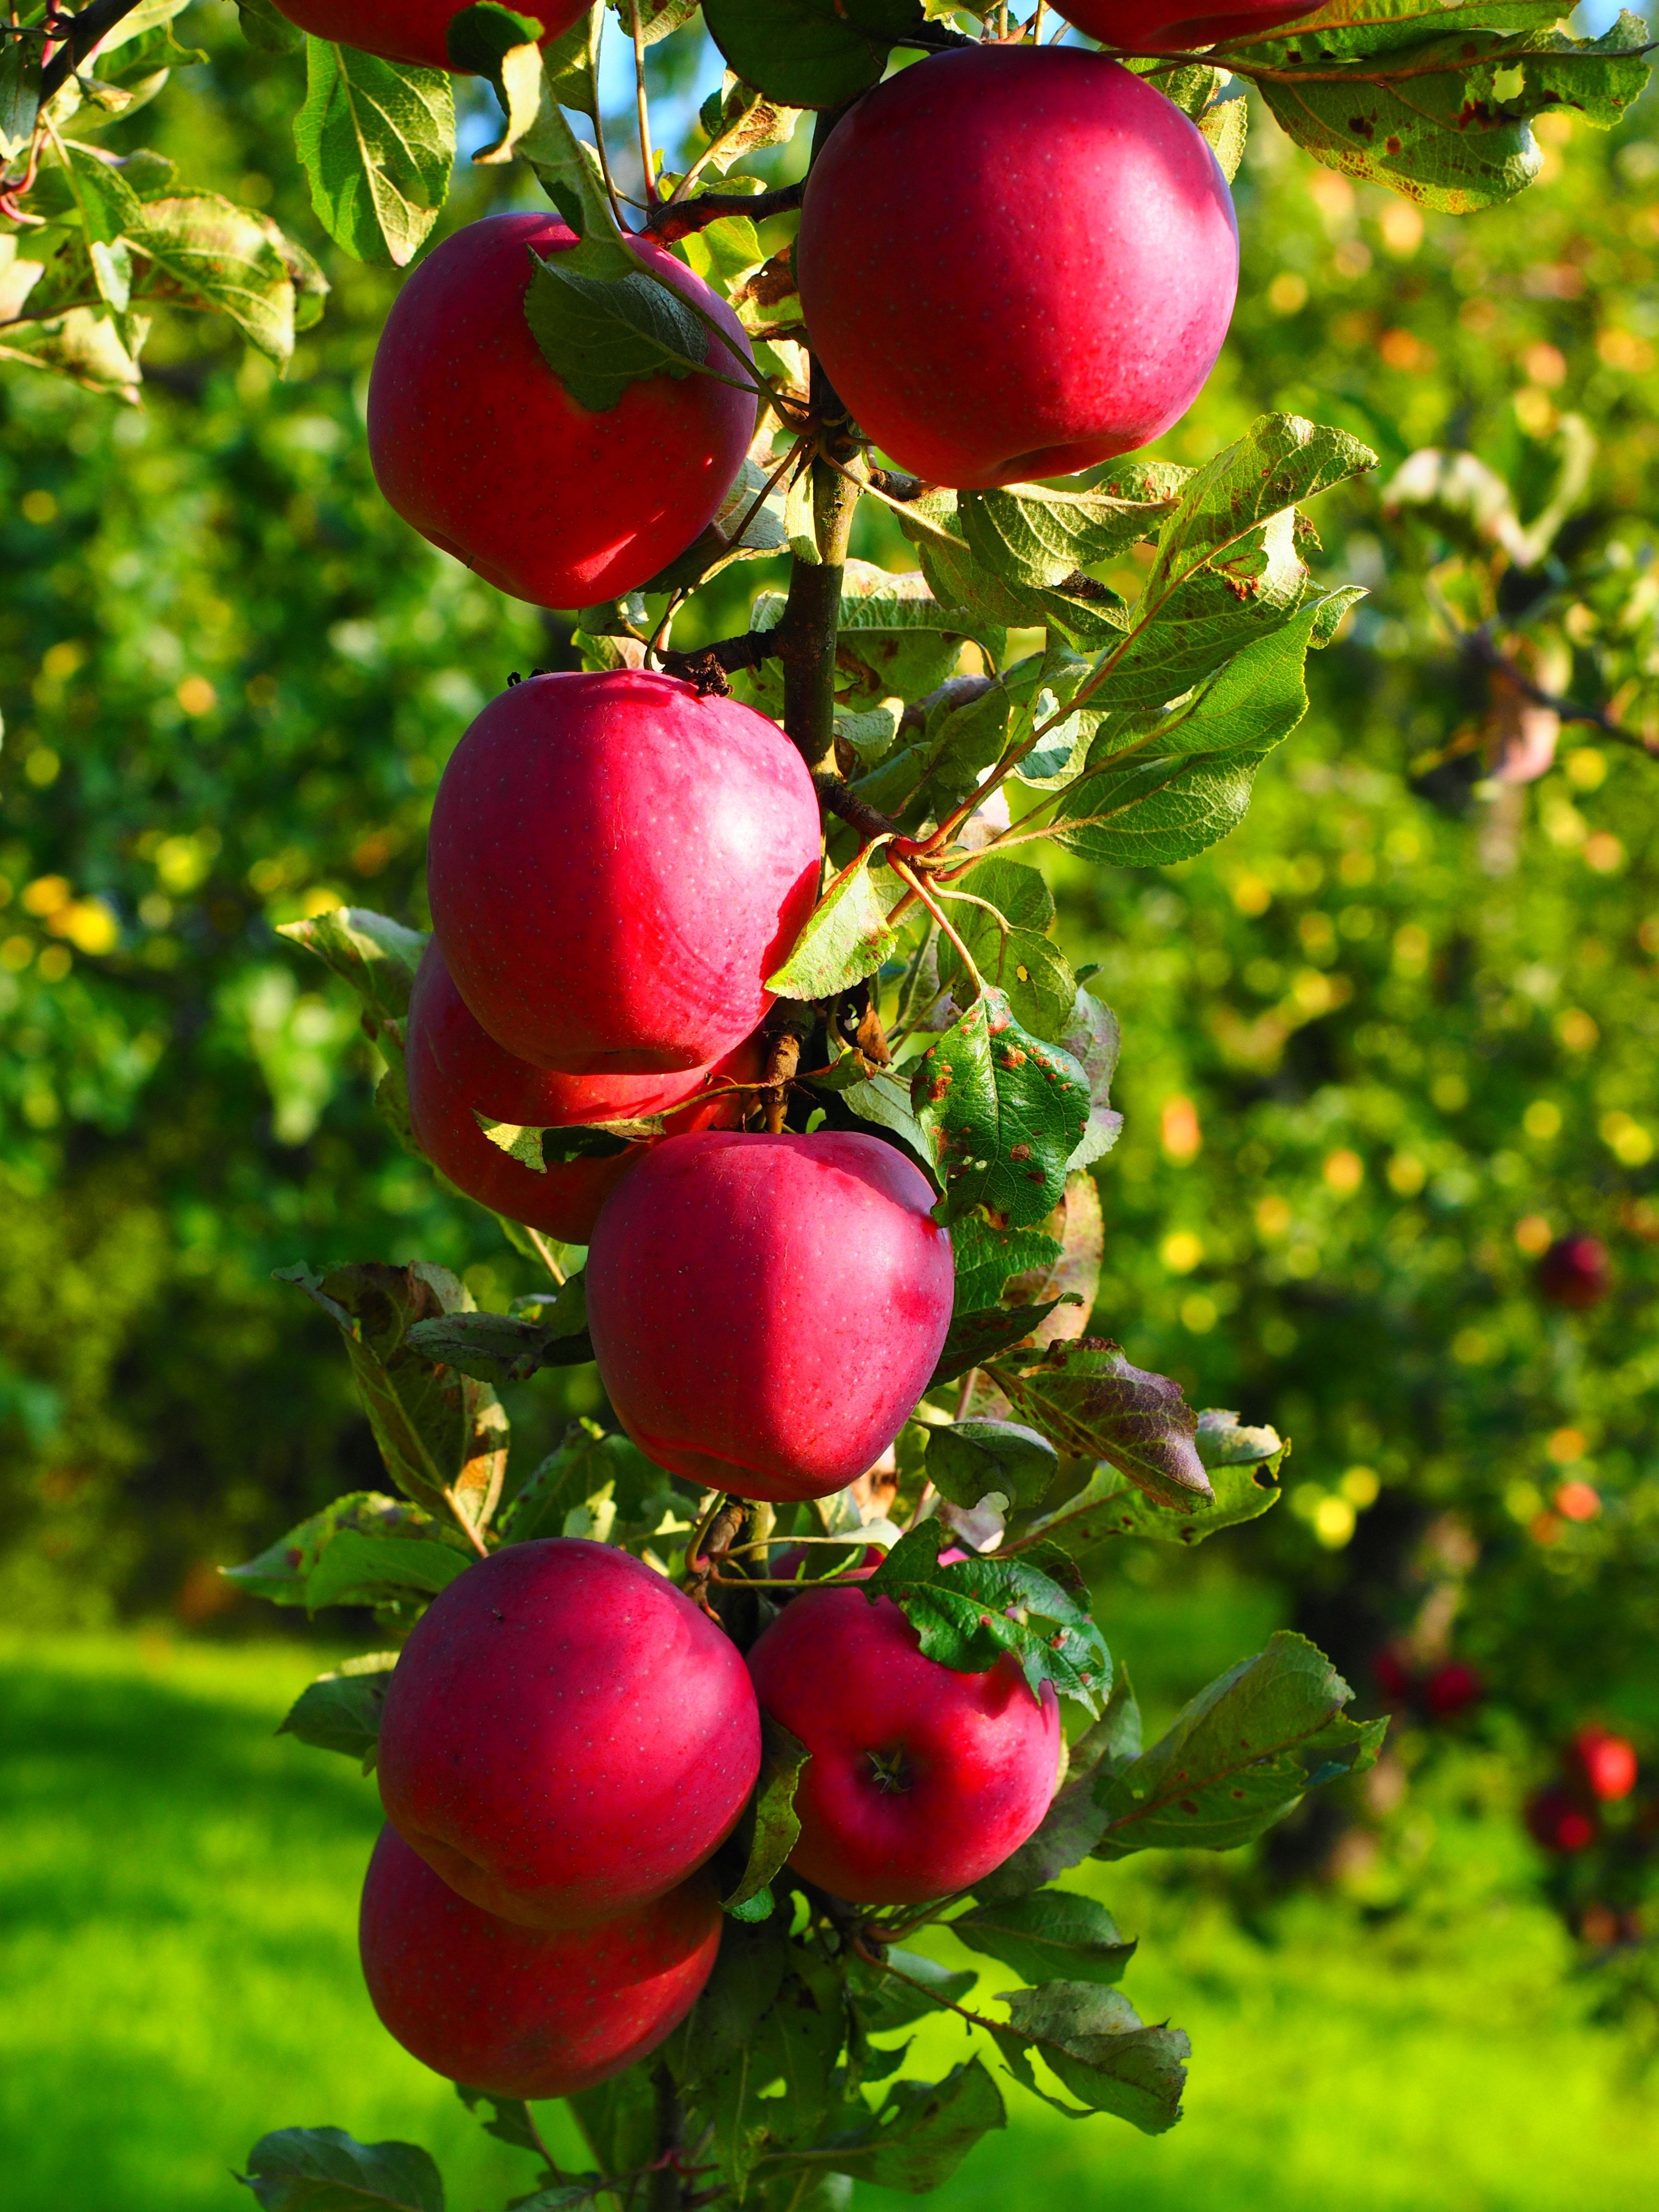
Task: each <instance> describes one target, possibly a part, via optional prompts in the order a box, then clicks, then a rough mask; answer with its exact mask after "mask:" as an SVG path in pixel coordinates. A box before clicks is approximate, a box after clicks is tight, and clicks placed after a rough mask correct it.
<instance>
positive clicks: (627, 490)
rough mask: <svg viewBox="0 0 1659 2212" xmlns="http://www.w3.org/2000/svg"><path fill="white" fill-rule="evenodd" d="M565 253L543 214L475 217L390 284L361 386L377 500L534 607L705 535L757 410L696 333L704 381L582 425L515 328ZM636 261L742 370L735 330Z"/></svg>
mask: <svg viewBox="0 0 1659 2212" xmlns="http://www.w3.org/2000/svg"><path fill="white" fill-rule="evenodd" d="M575 243H576V234H575V233H574V231H572V230H570V229H568V228H566V226H565V225H564V224H563V223H562V222H560V220H559V218H558V217H557V216H556V215H554V214H552V213H551V212H549V213H547V214H545V215H539V214H523V215H495V216H485V217H484V218H483V221H482V222H473V223H469V224H468V225H467V226H466V228H465V230H458V231H456V232H455V233H454V234H453V236H451V237H449V238H447V239H446V240H444V242H443V244H442V245H441V246H439V247H438V248H437V249H436V251H435V252H433V253H431V254H429V255H428V257H427V258H426V259H425V260H424V261H423V262H422V264H421V265H420V267H419V268H418V269H416V270H415V272H414V274H413V275H412V276H410V278H409V279H408V281H407V282H406V283H404V288H403V289H402V291H401V292H399V293H398V299H397V303H396V305H395V306H394V307H393V308H392V313H391V314H390V315H389V316H388V317H387V318H386V328H385V329H384V330H383V331H382V332H381V333H380V345H379V347H378V348H377V349H376V351H375V355H374V371H373V374H371V376H370V378H369V386H368V451H369V459H371V461H372V462H373V463H374V474H375V477H376V480H377V481H378V483H379V484H380V489H381V491H382V492H383V493H384V494H385V495H386V498H387V500H388V501H390V502H391V504H392V506H393V507H395V508H396V509H397V511H398V513H399V514H400V515H402V517H403V519H404V521H405V522H408V523H411V524H412V525H413V526H414V527H415V528H416V530H418V531H419V532H421V535H422V537H423V538H430V539H431V541H432V543H433V544H435V545H436V546H439V547H441V549H442V550H443V551H444V552H446V553H453V555H454V556H455V558H456V559H457V560H458V561H465V562H466V563H467V565H468V566H469V567H470V568H476V569H477V572H478V574H479V575H481V576H482V577H483V579H484V580H485V581H486V582H488V583H491V584H494V585H495V586H496V587H497V588H498V589H499V590H501V591H503V592H511V593H512V594H513V597H514V598H515V599H529V600H532V602H534V604H535V605H538V606H544V607H583V606H592V605H596V604H597V603H598V602H599V601H600V600H602V599H619V598H621V597H622V596H623V593H625V592H631V591H633V590H635V588H636V587H637V586H639V585H641V584H643V583H645V582H647V580H649V579H650V578H651V577H653V576H654V575H655V574H657V572H658V570H659V568H665V567H666V565H667V564H668V562H670V561H671V560H672V559H673V558H674V557H675V556H676V555H677V554H679V553H682V552H684V550H685V548H686V547H687V546H688V545H689V544H690V543H691V541H692V539H693V538H696V537H697V536H698V534H699V533H700V532H702V531H703V530H704V529H706V528H707V526H708V524H709V523H710V522H711V521H712V520H713V519H714V514H715V513H716V512H717V510H718V509H719V507H720V501H722V500H723V499H724V498H725V496H726V492H727V490H728V489H730V487H731V483H732V478H733V477H735V476H736V475H737V472H738V468H739V467H740V466H741V465H742V462H743V457H744V453H745V452H746V451H747V450H748V446H749V441H750V438H751V437H752V436H753V435H754V428H755V398H754V394H753V392H750V391H749V390H748V389H747V388H744V389H741V390H740V389H738V388H736V387H735V386H733V385H732V384H731V383H729V382H722V381H720V379H721V378H726V377H730V376H737V375H740V374H741V371H740V369H739V368H738V365H737V363H736V362H734V361H733V359H732V356H731V355H729V354H728V353H727V351H726V348H725V346H724V345H722V344H721V343H720V340H719V339H718V338H716V337H714V335H713V333H712V332H711V333H710V335H709V338H708V365H709V367H710V368H714V369H716V370H718V371H719V376H718V377H716V376H696V375H689V376H684V377H680V378H675V377H671V376H668V375H666V374H663V375H657V376H649V377H646V378H644V379H643V380H641V381H640V382H639V383H636V384H630V385H629V387H628V389H627V390H626V391H625V392H623V395H622V397H621V398H620V399H618V400H617V404H616V405H615V406H614V407H611V408H608V409H606V410H605V411H604V412H603V413H600V414H593V413H591V412H590V411H589V410H587V409H586V407H584V406H582V405H581V404H580V402H579V401H578V400H577V399H575V398H573V397H572V395H571V394H570V392H568V391H567V390H566V388H565V386H563V385H562V383H561V382H560V381H559V379H558V378H557V377H556V375H555V374H554V373H553V371H552V370H551V369H550V368H549V367H548V365H547V363H546V362H545V361H544V359H543V358H542V355H541V352H540V349H539V348H538V346H537V343H536V341H535V338H534V337H533V336H532V333H531V329H530V325H529V324H528V323H527V322H526V319H525V295H526V293H527V291H528V290H529V289H530V280H531V278H532V275H533V274H534V272H535V264H534V262H532V259H531V258H530V256H531V252H532V249H533V250H534V252H537V253H538V254H540V255H541V256H542V258H544V259H545V258H547V257H548V256H549V255H550V254H555V253H562V252H566V251H568V248H569V247H571V246H574V245H575ZM634 251H635V253H637V254H638V255H639V256H640V257H641V259H642V260H644V261H645V262H647V264H649V265H650V266H651V267H652V268H653V269H654V270H658V271H659V274H661V275H662V276H665V277H666V278H667V280H668V282H669V283H671V285H672V286H673V287H674V289H676V290H677V291H678V292H682V293H684V295H685V296H686V297H687V298H688V299H690V300H691V301H695V302H696V305H697V306H698V307H701V308H702V311H703V313H705V314H707V315H710V316H712V317H713V318H714V320H715V321H716V322H717V323H718V324H719V325H720V328H721V329H722V330H724V331H726V335H727V337H730V338H731V339H732V342H733V343H735V344H736V345H737V347H738V352H739V353H740V354H741V355H742V356H743V357H744V359H745V360H746V359H747V358H748V356H749V341H748V339H747V338H746V337H744V334H743V330H742V327H741V325H739V323H738V319H737V317H736V316H735V315H734V314H733V313H732V310H731V309H730V308H729V307H727V306H726V303H725V301H722V300H720V299H718V298H717V297H716V296H715V295H714V293H713V292H711V291H710V290H709V289H708V286H707V285H706V284H705V283H703V282H702V278H701V277H699V276H694V275H693V273H692V272H691V270H689V269H688V268H687V267H686V266H685V264H684V263H683V262H680V261H677V260H676V259H675V258H674V257H673V255H672V254H671V253H670V252H668V251H667V250H666V248H665V247H663V246H658V245H657V244H655V242H654V241H653V240H648V239H639V240H635V245H634Z"/></svg>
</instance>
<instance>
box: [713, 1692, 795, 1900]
mask: <svg viewBox="0 0 1659 2212" xmlns="http://www.w3.org/2000/svg"><path fill="white" fill-rule="evenodd" d="M810 1758H811V1753H810V1752H809V1751H808V1750H807V1748H806V1746H805V1744H804V1743H802V1742H800V1741H798V1739H797V1738H796V1737H794V1736H793V1735H790V1733H789V1731H788V1729H787V1728H785V1727H784V1725H783V1723H782V1722H781V1721H775V1720H774V1719H773V1718H772V1717H771V1715H770V1714H769V1713H763V1714H762V1715H761V1771H760V1779H759V1780H758V1781H757V1783H756V1784H755V1794H754V1796H753V1798H752V1800H751V1801H750V1804H749V1806H748V1808H747V1809H746V1810H745V1812H744V1820H743V1825H742V1826H741V1827H740V1828H739V1829H738V1841H739V1844H746V1847H747V1850H748V1857H747V1859H746V1860H745V1862H744V1869H743V1874H742V1875H741V1877H740V1879H739V1880H738V1886H737V1887H736V1888H735V1889H734V1890H733V1891H732V1893H731V1895H730V1896H729V1897H724V1898H722V1899H720V1903H721V1905H723V1906H724V1908H725V1909H726V1911H727V1912H730V1911H733V1910H734V1908H735V1907H737V1906H738V1905H747V1904H748V1903H749V1901H750V1899H751V1898H756V1897H758V1896H759V1895H760V1893H762V1891H763V1890H764V1889H766V1888H767V1887H769V1884H770V1882H771V1880H772V1877H773V1875H775V1874H777V1873H778V1872H779V1871H780V1870H781V1868H782V1866H783V1863H784V1862H785V1860H786V1859H787V1857H788V1856H789V1854H790V1852H791V1851H793V1850H794V1848H795V1844H796V1842H797V1841H798V1839H799V1836H800V1822H799V1820H797V1818H796V1817H795V1787H796V1784H798V1783H799V1780H800V1776H801V1769H802V1768H803V1767H804V1766H805V1764H806V1762H807V1760H808V1759H810Z"/></svg>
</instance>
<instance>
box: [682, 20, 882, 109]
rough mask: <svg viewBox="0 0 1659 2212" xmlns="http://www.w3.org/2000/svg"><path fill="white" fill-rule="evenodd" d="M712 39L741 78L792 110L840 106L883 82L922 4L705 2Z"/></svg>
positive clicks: (706, 21)
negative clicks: (898, 42)
mask: <svg viewBox="0 0 1659 2212" xmlns="http://www.w3.org/2000/svg"><path fill="white" fill-rule="evenodd" d="M702 13H703V21H704V22H705V23H706V24H707V25H708V35H709V37H710V38H711V39H713V40H714V44H715V45H716V46H718V47H719V48H720V52H721V53H722V54H723V55H724V56H725V57H726V60H727V62H729V63H730V64H731V66H732V69H733V70H735V72H736V73H737V75H738V76H740V77H742V78H743V79H744V82H746V83H749V84H752V85H753V86H754V87H755V88H757V91H760V92H763V93H764V94H767V95H768V96H769V98H770V99H773V100H779V101H781V102H785V103H787V105H788V106H793V107H840V106H843V105H844V103H845V102H846V101H848V100H854V99H856V98H857V96H858V94H860V93H861V92H865V91H867V90H868V88H869V87H870V86H872V84H874V83H876V82H878V79H879V78H880V76H881V73H882V70H883V68H884V65H885V64H886V60H887V55H888V52H889V50H890V47H891V46H892V43H893V41H894V40H895V39H897V38H902V36H903V35H904V34H905V33H907V32H909V31H915V30H920V29H921V25H922V21H923V20H924V19H923V16H922V12H921V4H920V0H703V11H702Z"/></svg>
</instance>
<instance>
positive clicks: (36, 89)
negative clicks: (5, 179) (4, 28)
mask: <svg viewBox="0 0 1659 2212" xmlns="http://www.w3.org/2000/svg"><path fill="white" fill-rule="evenodd" d="M43 52H45V47H44V44H43V42H42V41H41V40H40V39H38V38H33V39H13V40H9V41H8V42H7V44H5V45H4V46H0V162H5V161H12V160H14V159H15V157H16V156H17V155H19V154H21V152H22V151H23V149H24V148H25V147H26V146H27V144H28V143H29V141H30V140H31V139H32V138H33V136H34V118H35V117H36V116H37V115H38V114H39V113H40V62H41V55H42V54H43Z"/></svg>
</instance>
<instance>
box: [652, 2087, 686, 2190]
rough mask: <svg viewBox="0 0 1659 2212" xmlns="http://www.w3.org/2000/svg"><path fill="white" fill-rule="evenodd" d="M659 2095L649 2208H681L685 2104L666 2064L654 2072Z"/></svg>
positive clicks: (655, 2089)
mask: <svg viewBox="0 0 1659 2212" xmlns="http://www.w3.org/2000/svg"><path fill="white" fill-rule="evenodd" d="M651 2086H652V2087H653V2090H654V2091H655V2092H656V2098H657V2159H658V2161H659V2162H658V2164H657V2166H656V2169H655V2171H654V2172H653V2174H652V2176H651V2194H650V2197H649V2198H648V2200H647V2201H648V2203H649V2205H650V2212H681V2207H682V2205H683V2203H684V2188H683V2185H682V2182H681V2177H680V2168H679V2160H678V2153H679V2151H680V2150H681V2149H682V2148H684V2142H685V2108H684V2106H683V2105H682V2104H681V2102H680V2094H679V2091H678V2089H677V2088H676V2087H675V2086H674V2077H673V2075H671V2073H670V2072H669V2070H668V2069H667V2068H666V2067H665V2066H659V2067H658V2068H657V2069H655V2071H654V2072H653V2075H652V2076H651Z"/></svg>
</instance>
